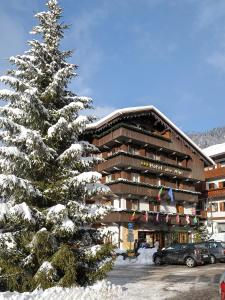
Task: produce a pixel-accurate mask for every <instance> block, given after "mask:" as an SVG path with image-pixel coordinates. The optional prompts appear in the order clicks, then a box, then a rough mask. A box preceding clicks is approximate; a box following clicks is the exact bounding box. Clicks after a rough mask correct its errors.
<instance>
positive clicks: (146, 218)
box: [145, 210, 148, 222]
mask: <svg viewBox="0 0 225 300" xmlns="http://www.w3.org/2000/svg"><path fill="white" fill-rule="evenodd" d="M145 222H148V212H147V210H146V212H145Z"/></svg>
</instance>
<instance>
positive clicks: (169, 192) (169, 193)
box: [168, 188, 174, 202]
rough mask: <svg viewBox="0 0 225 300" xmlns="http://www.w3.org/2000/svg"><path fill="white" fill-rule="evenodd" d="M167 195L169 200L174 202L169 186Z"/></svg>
mask: <svg viewBox="0 0 225 300" xmlns="http://www.w3.org/2000/svg"><path fill="white" fill-rule="evenodd" d="M168 196H169V197H170V201H171V202H174V197H173V190H172V189H171V188H169V191H168Z"/></svg>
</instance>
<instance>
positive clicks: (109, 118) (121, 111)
mask: <svg viewBox="0 0 225 300" xmlns="http://www.w3.org/2000/svg"><path fill="white" fill-rule="evenodd" d="M142 112H143V113H144V112H154V113H155V114H156V115H158V116H159V117H160V118H161V119H162V120H163V122H165V123H166V124H167V125H168V126H169V127H170V128H171V129H173V130H174V131H175V132H176V133H177V134H178V135H180V136H181V137H182V138H183V139H184V140H185V141H186V142H187V143H188V144H189V145H190V146H191V147H192V148H193V149H194V150H195V151H196V152H197V153H198V154H199V155H200V156H201V157H202V159H203V160H204V162H205V164H206V165H207V166H210V165H215V162H214V161H213V160H212V159H211V158H210V157H209V156H208V155H207V154H205V153H204V152H203V151H202V149H200V148H199V147H198V145H197V144H196V143H195V142H194V141H192V140H191V139H190V138H189V137H188V136H187V135H186V134H185V133H184V132H183V131H182V130H181V129H179V128H178V127H177V126H176V125H175V124H174V123H173V122H172V121H171V120H170V119H169V118H167V117H166V116H165V115H164V114H163V113H162V112H161V111H160V110H158V109H157V108H156V107H155V106H153V105H149V106H139V107H128V108H122V109H117V110H115V111H114V112H112V113H110V114H109V115H107V116H106V117H104V118H102V119H100V120H98V121H97V122H94V123H91V124H88V125H87V130H98V129H100V128H101V127H102V126H103V125H105V124H107V123H109V122H111V121H113V120H114V119H116V118H118V117H121V116H122V115H127V114H130V113H142Z"/></svg>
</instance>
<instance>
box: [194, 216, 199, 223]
mask: <svg viewBox="0 0 225 300" xmlns="http://www.w3.org/2000/svg"><path fill="white" fill-rule="evenodd" d="M193 222H194V224H197V223H198V218H197V216H195V217H194V220H193Z"/></svg>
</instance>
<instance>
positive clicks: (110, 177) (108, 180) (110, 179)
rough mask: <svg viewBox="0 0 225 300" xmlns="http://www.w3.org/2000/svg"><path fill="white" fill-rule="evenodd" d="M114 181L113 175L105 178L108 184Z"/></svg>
mask: <svg viewBox="0 0 225 300" xmlns="http://www.w3.org/2000/svg"><path fill="white" fill-rule="evenodd" d="M112 180H113V178H112V174H109V175H107V176H105V182H106V183H108V182H111V181H112Z"/></svg>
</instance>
